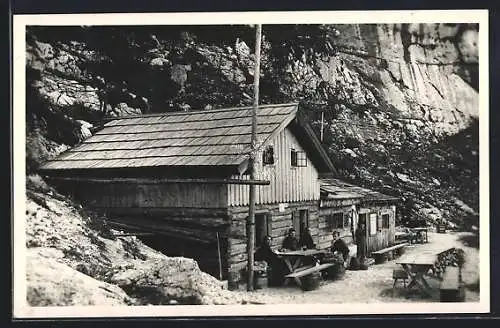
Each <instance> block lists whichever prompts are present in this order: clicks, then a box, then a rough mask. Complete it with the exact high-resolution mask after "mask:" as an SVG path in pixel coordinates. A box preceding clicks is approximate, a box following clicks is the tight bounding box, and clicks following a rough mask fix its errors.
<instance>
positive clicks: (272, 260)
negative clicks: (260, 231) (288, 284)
mask: <svg viewBox="0 0 500 328" xmlns="http://www.w3.org/2000/svg"><path fill="white" fill-rule="evenodd" d="M271 241H272V239H271V237H270V236H266V237H264V240H263V242H262V245H261V246H260V247H259V248H258V249H257V251H256V252H255V254H254V259H255V261H266V262H267V265H268V270H269V271H268V274H269V276H270V281H269V282H270V284H271V285H272V286H280V285H281V284H282V283H283V280H284V278H283V275H284V273H285V272H286V268H285V263H284V262H283V261H282V260H281V259H280V258H279V257H278V256H277V255H276V253H275V252H274V251H273V250H272V248H271Z"/></svg>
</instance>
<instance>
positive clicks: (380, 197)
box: [320, 178, 398, 202]
mask: <svg viewBox="0 0 500 328" xmlns="http://www.w3.org/2000/svg"><path fill="white" fill-rule="evenodd" d="M320 186H321V187H320V188H321V194H322V198H323V199H325V200H341V199H359V201H360V202H363V201H397V200H398V198H397V197H393V196H389V195H385V194H382V193H380V192H377V191H374V190H370V189H367V188H362V187H359V186H356V185H353V184H350V183H347V182H345V181H342V180H339V179H334V178H324V179H320Z"/></svg>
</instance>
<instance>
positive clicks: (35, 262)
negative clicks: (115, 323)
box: [26, 248, 132, 306]
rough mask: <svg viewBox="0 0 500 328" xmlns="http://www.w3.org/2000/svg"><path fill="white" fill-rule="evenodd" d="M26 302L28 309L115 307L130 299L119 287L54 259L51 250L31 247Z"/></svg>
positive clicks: (129, 302) (55, 253)
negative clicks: (90, 306)
mask: <svg viewBox="0 0 500 328" xmlns="http://www.w3.org/2000/svg"><path fill="white" fill-rule="evenodd" d="M27 254H28V255H27V263H26V264H27V265H26V274H27V277H26V280H27V284H28V290H27V301H28V304H29V305H30V306H75V305H79V306H85V305H97V306H110V305H114V306H118V305H121V306H123V305H130V304H132V300H131V299H130V297H128V295H127V294H126V293H125V292H124V291H123V290H122V289H120V288H119V287H117V286H115V285H112V284H108V283H105V282H102V281H99V280H96V279H93V278H91V277H89V276H88V275H85V274H83V273H80V272H78V271H76V270H74V269H72V268H70V267H69V266H67V265H65V264H63V263H60V262H58V261H57V260H56V259H57V258H61V257H63V256H64V255H63V253H62V252H60V251H56V250H54V249H43V248H42V249H38V248H31V249H29V250H28V253H27Z"/></svg>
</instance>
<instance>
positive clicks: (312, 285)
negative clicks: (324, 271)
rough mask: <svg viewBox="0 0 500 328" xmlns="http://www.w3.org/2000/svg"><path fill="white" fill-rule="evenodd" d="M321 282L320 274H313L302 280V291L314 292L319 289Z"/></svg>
mask: <svg viewBox="0 0 500 328" xmlns="http://www.w3.org/2000/svg"><path fill="white" fill-rule="evenodd" d="M320 282H321V273H320V272H314V273H311V274H309V275H307V276H305V277H303V278H302V289H303V290H306V291H308V290H314V289H317V288H318V287H319V284H320Z"/></svg>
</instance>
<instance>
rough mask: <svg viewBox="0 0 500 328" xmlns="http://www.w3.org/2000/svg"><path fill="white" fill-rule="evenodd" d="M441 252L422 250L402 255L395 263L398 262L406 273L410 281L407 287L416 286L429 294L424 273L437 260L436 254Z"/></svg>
mask: <svg viewBox="0 0 500 328" xmlns="http://www.w3.org/2000/svg"><path fill="white" fill-rule="evenodd" d="M440 253H441V252H439V253H436V252H431V251H423V252H420V253H417V254H408V255H403V256H402V257H401V258H400V259H399V260H398V261H396V263H397V264H400V265H401V266H402V267H403V269H404V270H405V271H406V273H407V274H408V277H409V279H410V283H409V284H408V286H407V288H408V289H411V288H413V287H417V288H418V289H420V291H421V292H422V293H424V294H425V295H427V296H431V295H432V294H431V287H430V286H429V284H428V283H427V281H426V280H425V275H427V273H428V272H429V270H430V269H433V267H434V265H435V264H436V262H437V261H438V256H439V254H440Z"/></svg>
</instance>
